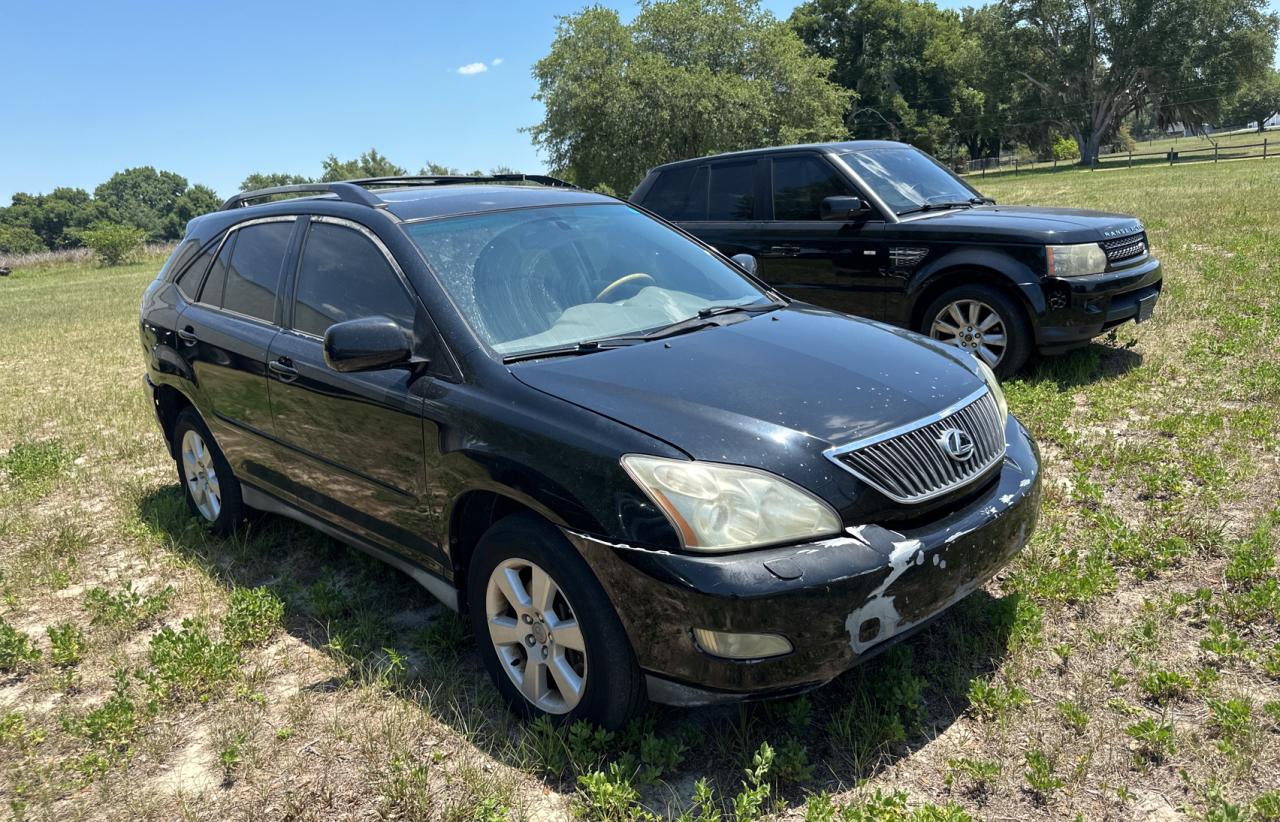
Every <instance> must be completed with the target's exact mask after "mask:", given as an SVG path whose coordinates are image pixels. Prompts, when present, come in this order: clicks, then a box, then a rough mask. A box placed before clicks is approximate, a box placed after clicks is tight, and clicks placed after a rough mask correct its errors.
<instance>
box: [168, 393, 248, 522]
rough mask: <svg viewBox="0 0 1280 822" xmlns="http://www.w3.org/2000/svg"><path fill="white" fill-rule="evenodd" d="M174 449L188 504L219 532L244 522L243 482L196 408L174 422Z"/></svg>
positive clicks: (179, 477)
mask: <svg viewBox="0 0 1280 822" xmlns="http://www.w3.org/2000/svg"><path fill="white" fill-rule="evenodd" d="M173 453H174V455H175V461H176V462H177V465H178V482H179V483H180V484H181V485H182V494H183V496H184V497H186V500H187V507H188V508H189V509H191V513H192V514H195V515H196V517H198V518H199V519H200V520H201V521H202V522H204V523H205V525H206V526H207V527H208V528H209V530H211V531H213V532H214V533H215V534H218V535H219V536H227V535H228V534H231V533H233V532H234V531H235V530H236V529H237V528H239V527H240V524H241V523H242V522H244V517H245V510H246V509H245V505H244V501H243V500H242V498H241V496H240V482H239V481H238V480H237V479H236V477H235V474H233V473H231V466H230V465H229V464H228V463H227V459H226V457H224V456H223V454H222V449H221V448H219V447H218V443H217V442H216V441H215V440H214V438H213V435H212V434H210V433H209V429H208V427H207V426H206V425H205V424H204V420H202V419H201V418H200V415H199V414H197V413H196V411H195V409H194V408H189V407H188V408H184V409H182V411H181V412H180V413H179V414H178V418H177V419H176V420H175V421H174V423H173Z"/></svg>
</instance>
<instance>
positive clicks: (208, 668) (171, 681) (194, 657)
mask: <svg viewBox="0 0 1280 822" xmlns="http://www.w3.org/2000/svg"><path fill="white" fill-rule="evenodd" d="M148 655H149V657H150V659H151V665H152V667H153V668H154V678H153V680H152V684H153V687H154V688H155V689H156V690H157V691H159V692H160V693H161V694H163V695H167V696H172V697H175V698H179V699H181V698H195V699H199V700H200V701H202V702H203V701H205V700H206V699H208V697H209V695H210V694H211V693H212V692H213V690H214V688H216V687H217V686H218V685H219V684H221V683H222V682H223V681H225V680H227V679H229V678H230V677H231V675H232V674H233V673H234V672H235V670H236V666H238V665H239V664H240V654H239V652H238V651H237V650H236V648H235V646H234V645H231V644H230V643H228V642H214V641H213V639H212V638H211V637H210V636H209V631H208V630H207V629H206V628H205V625H204V623H203V622H200V621H199V620H194V619H184V620H183V621H182V630H181V631H175V630H173V629H172V628H169V627H165V628H162V629H160V632H159V633H157V634H156V635H155V636H153V637H152V638H151V646H150V648H149V649H148Z"/></svg>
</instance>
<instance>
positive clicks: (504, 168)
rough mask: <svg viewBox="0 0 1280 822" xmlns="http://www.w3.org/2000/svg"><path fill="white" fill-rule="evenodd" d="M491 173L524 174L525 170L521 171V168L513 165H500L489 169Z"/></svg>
mask: <svg viewBox="0 0 1280 822" xmlns="http://www.w3.org/2000/svg"><path fill="white" fill-rule="evenodd" d="M489 173H490V174H523V173H524V172H522V171H520V169H518V168H512V167H511V166H501V165H500V166H494V167H493V168H491V169H489Z"/></svg>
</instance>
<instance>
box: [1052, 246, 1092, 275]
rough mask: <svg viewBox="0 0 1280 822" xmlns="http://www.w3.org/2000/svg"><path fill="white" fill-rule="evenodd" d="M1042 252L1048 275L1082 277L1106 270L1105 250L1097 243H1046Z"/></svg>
mask: <svg viewBox="0 0 1280 822" xmlns="http://www.w3.org/2000/svg"><path fill="white" fill-rule="evenodd" d="M1044 253H1045V257H1047V258H1048V262H1049V266H1048V271H1049V276H1050V277H1083V276H1085V275H1086V274H1101V273H1102V272H1104V271H1106V270H1107V252H1105V251H1103V250H1102V246H1100V245H1098V244H1097V243H1082V244H1081V245H1047V246H1045V247H1044Z"/></svg>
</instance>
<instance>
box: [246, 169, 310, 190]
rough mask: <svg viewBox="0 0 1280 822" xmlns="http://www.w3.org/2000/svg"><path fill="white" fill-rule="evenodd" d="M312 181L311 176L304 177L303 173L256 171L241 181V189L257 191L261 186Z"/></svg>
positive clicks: (293, 184)
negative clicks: (263, 172)
mask: <svg viewBox="0 0 1280 822" xmlns="http://www.w3.org/2000/svg"><path fill="white" fill-rule="evenodd" d="M309 182H311V178H310V177H303V176H302V175H301V174H284V173H276V174H262V173H260V172H254V173H253V174H250V175H249V176H248V177H245V178H244V180H242V181H241V182H240V190H241V191H256V190H258V189H260V188H275V187H276V186H295V185H301V184H303V183H309Z"/></svg>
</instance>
